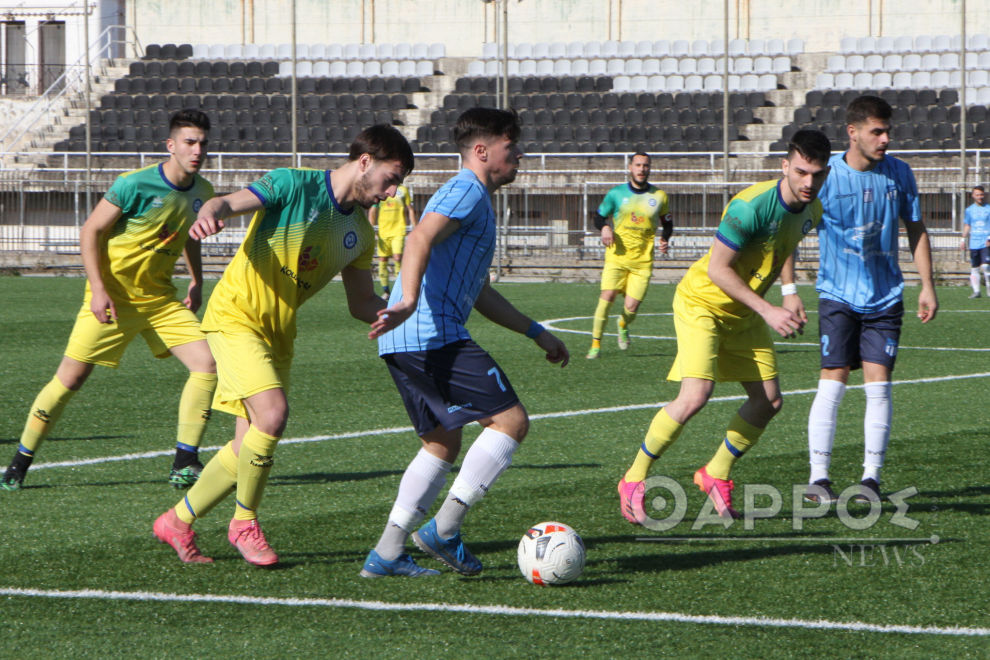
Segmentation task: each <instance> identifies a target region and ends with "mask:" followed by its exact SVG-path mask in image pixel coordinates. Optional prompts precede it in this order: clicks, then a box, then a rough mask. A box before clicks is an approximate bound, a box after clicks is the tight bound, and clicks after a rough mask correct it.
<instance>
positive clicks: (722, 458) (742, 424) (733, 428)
mask: <svg viewBox="0 0 990 660" xmlns="http://www.w3.org/2000/svg"><path fill="white" fill-rule="evenodd" d="M764 430H765V429H760V428H756V427H755V426H753V425H752V424H750V423H748V422H746V421H745V420H744V419H743V418H742V417H740V416H739V413H736V416H735V417H733V418H732V421H731V422H729V429H728V430H727V431H726V432H725V440H723V441H722V444H721V445H719V448H718V451H717V452H715V457H714V458H712V460H710V461H708V467H707V471H708V475H709V476H712V477H715V478H716V479H728V478H729V472H730V471H731V470H732V466H733V465H735V464H736V461H738V460H739V459H740V458H741V457H742V455H743V454H745V453H746V452H748V451H749V450H750V449H752V448H753V445H755V444H756V441H757V440H759V439H760V436H761V435H763V431H764Z"/></svg>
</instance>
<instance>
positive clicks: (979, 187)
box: [973, 186, 986, 193]
mask: <svg viewBox="0 0 990 660" xmlns="http://www.w3.org/2000/svg"><path fill="white" fill-rule="evenodd" d="M977 190H979V191H980V192H981V193H985V192H986V189H985V188H984V187H983V186H973V192H976V191H977Z"/></svg>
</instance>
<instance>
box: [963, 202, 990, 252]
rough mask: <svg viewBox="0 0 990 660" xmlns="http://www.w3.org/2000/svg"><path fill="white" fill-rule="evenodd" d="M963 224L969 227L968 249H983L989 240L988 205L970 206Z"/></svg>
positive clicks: (989, 221)
mask: <svg viewBox="0 0 990 660" xmlns="http://www.w3.org/2000/svg"><path fill="white" fill-rule="evenodd" d="M963 222H965V223H966V224H967V225H969V249H970V250H979V249H980V248H985V247H986V246H987V239H988V238H990V204H983V205H980V204H972V205H971V206H970V207H969V208H967V209H966V217H965V219H964V220H963Z"/></svg>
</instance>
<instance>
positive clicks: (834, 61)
mask: <svg viewBox="0 0 990 660" xmlns="http://www.w3.org/2000/svg"><path fill="white" fill-rule="evenodd" d="M825 70H826V71H829V72H831V73H837V72H839V71H845V70H846V58H845V57H844V56H842V55H831V56H829V58H828V67H826V69H825Z"/></svg>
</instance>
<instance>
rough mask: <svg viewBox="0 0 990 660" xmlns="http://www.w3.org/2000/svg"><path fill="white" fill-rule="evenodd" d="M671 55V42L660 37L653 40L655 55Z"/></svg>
mask: <svg viewBox="0 0 990 660" xmlns="http://www.w3.org/2000/svg"><path fill="white" fill-rule="evenodd" d="M669 55H670V42H669V41H667V40H666V39H658V40H657V41H654V42H653V56H654V57H668V56H669Z"/></svg>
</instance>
